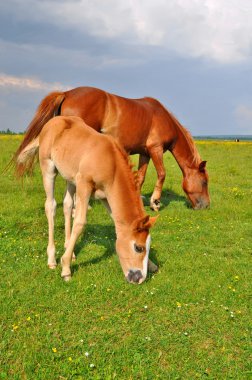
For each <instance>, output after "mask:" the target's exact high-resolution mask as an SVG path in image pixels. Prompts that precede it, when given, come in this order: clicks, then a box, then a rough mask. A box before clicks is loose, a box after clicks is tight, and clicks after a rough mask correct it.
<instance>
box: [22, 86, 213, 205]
mask: <svg viewBox="0 0 252 380" xmlns="http://www.w3.org/2000/svg"><path fill="white" fill-rule="evenodd" d="M55 115H64V116H72V115H73V116H79V117H81V118H82V119H83V120H84V121H85V122H86V123H87V124H88V125H89V126H91V127H92V128H93V129H95V130H96V131H98V132H102V133H104V134H108V135H112V136H113V137H115V138H117V139H118V141H119V142H120V143H121V145H122V146H123V147H124V148H125V150H126V151H127V153H129V154H136V153H139V155H140V156H139V165H138V175H139V185H140V188H141V186H142V184H143V182H144V179H145V174H146V171H147V167H148V164H149V161H150V158H151V159H152V161H153V163H154V166H155V168H156V171H157V182H156V185H155V188H154V191H153V194H152V196H151V199H150V206H151V208H152V209H153V210H155V211H158V210H159V208H160V198H161V193H162V187H163V183H164V180H165V175H166V171H165V167H164V163H163V154H164V152H165V151H167V150H169V151H170V152H171V153H172V154H173V156H174V157H175V159H176V161H177V163H178V165H179V167H180V169H181V171H182V173H183V182H182V187H183V189H184V191H185V193H186V195H187V197H188V199H189V201H190V202H191V204H192V207H193V208H194V209H202V208H207V207H208V206H209V205H210V197H209V193H208V174H207V171H206V161H201V158H200V155H199V153H198V151H197V149H196V146H195V144H194V142H193V139H192V137H191V135H190V133H189V132H188V131H187V130H186V129H185V128H184V127H182V125H181V124H180V123H179V121H178V120H177V119H176V118H175V117H174V115H172V114H171V113H170V112H169V111H168V110H167V109H166V108H165V107H164V106H163V105H162V104H161V103H160V102H159V101H158V100H156V99H153V98H149V97H146V98H142V99H127V98H123V97H121V96H117V95H113V94H109V93H108V92H105V91H102V90H99V89H96V88H92V87H78V88H75V89H73V90H70V91H66V92H53V93H51V94H49V95H47V96H46V97H45V98H44V99H43V100H42V102H41V103H40V105H39V107H38V109H37V112H36V114H35V116H34V118H33V120H32V121H31V123H30V125H29V127H28V129H27V132H26V135H25V137H24V141H23V144H24V145H25V144H26V139H28V140H29V138H30V137H31V136H32V134H33V131H34V129H33V127H34V125H36V126H37V128H42V127H43V125H44V124H45V123H46V122H47V121H48V120H49V119H50V118H52V117H53V116H55ZM23 144H21V146H20V148H19V150H18V151H17V153H16V155H18V154H19V152H20V151H21V150H22V147H23Z"/></svg>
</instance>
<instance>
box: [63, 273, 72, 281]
mask: <svg viewBox="0 0 252 380" xmlns="http://www.w3.org/2000/svg"><path fill="white" fill-rule="evenodd" d="M61 278H62V279H63V280H64V281H65V282H68V281H70V280H71V274H68V275H66V276H62V275H61Z"/></svg>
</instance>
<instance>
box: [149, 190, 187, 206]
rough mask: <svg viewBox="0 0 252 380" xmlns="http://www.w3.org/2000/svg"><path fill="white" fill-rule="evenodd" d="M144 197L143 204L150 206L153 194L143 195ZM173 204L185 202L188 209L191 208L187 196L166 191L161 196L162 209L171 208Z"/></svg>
mask: <svg viewBox="0 0 252 380" xmlns="http://www.w3.org/2000/svg"><path fill="white" fill-rule="evenodd" d="M142 195H143V196H144V198H143V202H144V205H145V206H149V205H150V198H151V196H152V193H147V194H142ZM171 202H183V203H184V205H185V206H186V207H187V208H191V205H190V203H189V201H188V200H187V198H186V196H182V195H179V194H177V193H175V192H174V191H173V190H164V191H163V192H162V195H161V207H160V209H161V210H162V209H164V208H166V207H168V206H169V204H170V203H171Z"/></svg>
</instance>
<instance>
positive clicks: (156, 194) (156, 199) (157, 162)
mask: <svg viewBox="0 0 252 380" xmlns="http://www.w3.org/2000/svg"><path fill="white" fill-rule="evenodd" d="M148 151H149V154H150V156H151V159H152V161H153V164H154V166H155V168H156V171H157V176H158V178H157V182H156V184H155V188H154V191H153V194H152V196H151V199H150V207H151V209H152V210H154V211H158V210H159V209H160V198H161V194H162V188H163V183H164V180H165V175H166V173H165V167H164V162H163V154H164V150H163V147H162V146H158V147H154V148H150V149H148Z"/></svg>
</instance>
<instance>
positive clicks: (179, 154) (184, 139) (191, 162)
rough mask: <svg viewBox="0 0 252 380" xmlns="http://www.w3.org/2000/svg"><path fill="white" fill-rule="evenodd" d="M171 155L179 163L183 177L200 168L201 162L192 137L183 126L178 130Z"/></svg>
mask: <svg viewBox="0 0 252 380" xmlns="http://www.w3.org/2000/svg"><path fill="white" fill-rule="evenodd" d="M171 153H172V154H173V156H174V158H175V159H176V161H177V162H178V164H179V166H180V169H181V170H182V173H183V175H185V173H186V171H187V170H190V169H194V168H198V166H199V164H200V162H201V159H200V155H199V153H198V151H197V148H196V146H195V143H194V141H193V139H192V137H191V136H190V135H189V132H187V131H185V130H183V127H182V126H179V127H178V128H177V138H176V142H175V145H174V146H173V149H172V150H171Z"/></svg>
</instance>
